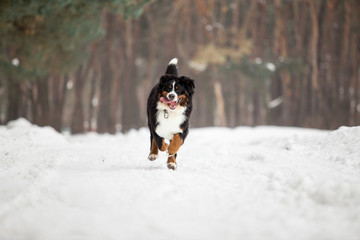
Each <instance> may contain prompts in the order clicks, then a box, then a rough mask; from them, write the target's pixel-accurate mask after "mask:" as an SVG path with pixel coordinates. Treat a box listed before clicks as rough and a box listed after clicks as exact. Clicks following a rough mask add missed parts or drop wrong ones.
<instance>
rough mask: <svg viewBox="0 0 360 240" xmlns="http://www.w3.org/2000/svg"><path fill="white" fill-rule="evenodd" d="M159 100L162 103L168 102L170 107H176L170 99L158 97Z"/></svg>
mask: <svg viewBox="0 0 360 240" xmlns="http://www.w3.org/2000/svg"><path fill="white" fill-rule="evenodd" d="M160 101H162V102H163V103H167V104H170V107H172V108H175V107H176V104H177V102H176V101H170V100H167V99H166V98H164V97H161V98H160Z"/></svg>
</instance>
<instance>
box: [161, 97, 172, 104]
mask: <svg viewBox="0 0 360 240" xmlns="http://www.w3.org/2000/svg"><path fill="white" fill-rule="evenodd" d="M160 101H162V102H163V103H171V101H170V100H167V99H166V98H164V97H161V98H160Z"/></svg>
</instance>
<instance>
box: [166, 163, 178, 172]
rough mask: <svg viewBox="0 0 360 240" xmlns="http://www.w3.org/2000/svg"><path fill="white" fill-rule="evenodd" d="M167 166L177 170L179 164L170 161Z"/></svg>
mask: <svg viewBox="0 0 360 240" xmlns="http://www.w3.org/2000/svg"><path fill="white" fill-rule="evenodd" d="M167 167H168V169H172V170H175V169H176V167H177V165H176V163H174V162H170V163H168V164H167Z"/></svg>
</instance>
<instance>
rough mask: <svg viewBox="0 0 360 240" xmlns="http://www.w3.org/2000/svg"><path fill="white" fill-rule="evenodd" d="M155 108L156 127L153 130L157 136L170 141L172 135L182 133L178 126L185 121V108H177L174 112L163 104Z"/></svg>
mask: <svg viewBox="0 0 360 240" xmlns="http://www.w3.org/2000/svg"><path fill="white" fill-rule="evenodd" d="M156 108H157V110H158V112H157V116H156V120H157V122H158V125H157V127H156V130H155V132H156V134H157V135H159V136H160V137H163V138H166V139H168V140H171V139H172V138H173V136H174V134H176V133H182V130H181V128H180V125H181V124H182V123H183V122H184V121H185V119H186V116H185V110H186V107H182V106H178V107H177V108H176V109H175V110H173V111H172V110H170V109H169V108H168V107H167V106H166V105H165V104H163V103H161V102H159V103H158V105H157V107H156ZM165 110H166V111H167V114H168V115H167V116H165V115H166V114H165ZM166 117H167V118H166Z"/></svg>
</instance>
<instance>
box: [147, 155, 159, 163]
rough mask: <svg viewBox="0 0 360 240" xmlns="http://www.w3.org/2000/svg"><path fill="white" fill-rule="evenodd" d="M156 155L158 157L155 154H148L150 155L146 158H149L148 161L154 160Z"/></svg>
mask: <svg viewBox="0 0 360 240" xmlns="http://www.w3.org/2000/svg"><path fill="white" fill-rule="evenodd" d="M157 157H158V155H157V154H150V155H149V156H148V159H149V160H150V161H154V160H155V159H156V158H157Z"/></svg>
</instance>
